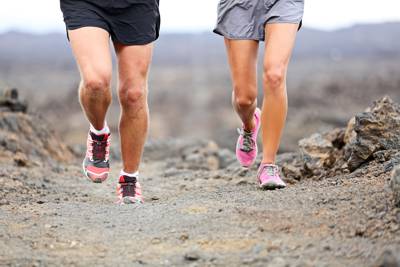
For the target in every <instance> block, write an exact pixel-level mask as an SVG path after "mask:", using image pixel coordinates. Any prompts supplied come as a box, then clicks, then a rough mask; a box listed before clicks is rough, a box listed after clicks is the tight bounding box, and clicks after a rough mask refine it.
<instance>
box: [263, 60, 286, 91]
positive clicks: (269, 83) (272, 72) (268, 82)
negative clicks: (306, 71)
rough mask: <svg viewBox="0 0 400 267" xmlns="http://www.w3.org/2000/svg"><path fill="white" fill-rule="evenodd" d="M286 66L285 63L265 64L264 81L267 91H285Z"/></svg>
mask: <svg viewBox="0 0 400 267" xmlns="http://www.w3.org/2000/svg"><path fill="white" fill-rule="evenodd" d="M285 76H286V67H285V66H284V65H283V64H271V65H270V64H267V65H265V66H264V73H263V82H264V88H265V89H266V90H267V91H272V92H279V91H283V89H284V87H285V86H284V84H285Z"/></svg>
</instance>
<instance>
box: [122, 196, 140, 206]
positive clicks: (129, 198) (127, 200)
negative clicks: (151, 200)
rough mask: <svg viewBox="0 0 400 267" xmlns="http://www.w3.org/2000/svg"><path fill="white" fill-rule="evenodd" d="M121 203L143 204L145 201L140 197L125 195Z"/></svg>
mask: <svg viewBox="0 0 400 267" xmlns="http://www.w3.org/2000/svg"><path fill="white" fill-rule="evenodd" d="M121 204H122V205H123V204H127V205H130V204H143V202H142V201H140V200H138V199H132V198H131V197H124V198H122V201H121Z"/></svg>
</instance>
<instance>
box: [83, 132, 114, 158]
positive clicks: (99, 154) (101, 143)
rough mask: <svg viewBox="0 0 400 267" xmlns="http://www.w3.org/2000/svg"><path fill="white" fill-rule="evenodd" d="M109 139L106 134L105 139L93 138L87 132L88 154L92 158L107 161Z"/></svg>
mask: <svg viewBox="0 0 400 267" xmlns="http://www.w3.org/2000/svg"><path fill="white" fill-rule="evenodd" d="M110 139H111V137H110V136H108V137H107V139H106V140H93V139H92V137H91V136H90V134H89V138H88V144H87V147H88V151H87V152H88V156H89V158H90V159H91V160H92V161H93V160H102V161H108V159H109V155H110Z"/></svg>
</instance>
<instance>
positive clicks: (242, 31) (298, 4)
mask: <svg viewBox="0 0 400 267" xmlns="http://www.w3.org/2000/svg"><path fill="white" fill-rule="evenodd" d="M303 12H304V0H220V2H219V4H218V21H217V26H216V27H215V29H214V32H215V33H217V34H220V35H222V36H224V37H226V38H228V39H238V40H257V41H264V39H265V24H267V23H295V24H299V29H300V27H301V23H302V19H303Z"/></svg>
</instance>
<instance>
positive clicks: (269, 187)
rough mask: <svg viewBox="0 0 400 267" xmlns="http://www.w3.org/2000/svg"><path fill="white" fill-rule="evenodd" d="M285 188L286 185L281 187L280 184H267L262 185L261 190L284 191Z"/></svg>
mask: <svg viewBox="0 0 400 267" xmlns="http://www.w3.org/2000/svg"><path fill="white" fill-rule="evenodd" d="M285 187H286V185H280V184H276V183H266V184H262V185H260V189H262V190H275V189H283V188H285Z"/></svg>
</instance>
